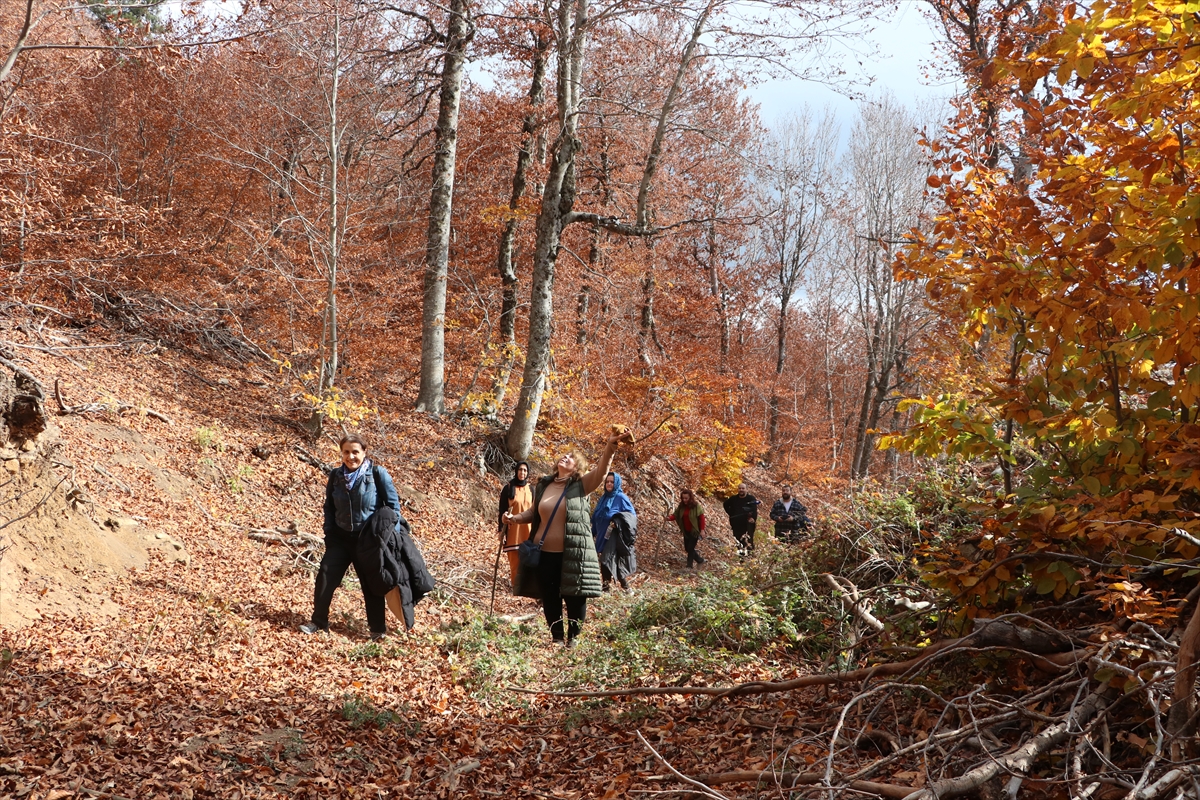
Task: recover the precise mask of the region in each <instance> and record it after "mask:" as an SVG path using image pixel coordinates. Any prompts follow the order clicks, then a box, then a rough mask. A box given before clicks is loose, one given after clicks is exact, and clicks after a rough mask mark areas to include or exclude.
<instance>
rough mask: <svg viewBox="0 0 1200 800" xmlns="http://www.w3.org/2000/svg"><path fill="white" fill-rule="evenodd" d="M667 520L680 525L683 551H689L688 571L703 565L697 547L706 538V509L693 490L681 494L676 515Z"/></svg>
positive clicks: (686, 490)
mask: <svg viewBox="0 0 1200 800" xmlns="http://www.w3.org/2000/svg"><path fill="white" fill-rule="evenodd" d="M667 519H669V520H671V521H672V522H674V523H675V524H676V525H678V526H679V532H680V533H682V534H683V549H684V550H685V551H687V565H688V569H691V568H692V564H703V563H704V556H702V555H700V554H699V553H697V552H696V545H698V544H699V543H700V539H701V537H703V536H704V526H705V522H704V508H703V507H702V506H701V505H700V503H699V502H698V501H697V500H696V495H695V494H694V493H693V492H692V490H691V489H684V490H682V491H681V492H680V493H679V505H677V506H675V513H674V514H671V515H670V516H669V517H667Z"/></svg>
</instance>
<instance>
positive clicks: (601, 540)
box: [592, 472, 637, 553]
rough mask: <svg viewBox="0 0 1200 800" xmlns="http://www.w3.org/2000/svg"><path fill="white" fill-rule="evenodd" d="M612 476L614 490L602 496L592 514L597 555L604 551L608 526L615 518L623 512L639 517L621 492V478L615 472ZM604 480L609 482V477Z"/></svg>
mask: <svg viewBox="0 0 1200 800" xmlns="http://www.w3.org/2000/svg"><path fill="white" fill-rule="evenodd" d="M612 476H613V490H612V491H611V492H605V493H604V494H602V495H600V500H599V501H597V503H596V510H595V511H593V512H592V538H593V539H595V540H596V552H597V553H599V552H602V551H603V550H604V544H605V542H606V541H607V540H608V524H609V523H610V522H612V518H613V517H615V516H616V515H617V514H620V513H621V512H622V511H628V512H629V513H630V514H633V515H634V516H635V517H636V516H637V512H636V511H634V510H633V501H632V500H630V499H629V497H628V496H627V495H626V494H625V493H624V492H622V491H621V476H620V475H618V474H617V473H615V472H614V473H612ZM604 480H605V482H606V483H607V482H608V476H607V475H606V476H604Z"/></svg>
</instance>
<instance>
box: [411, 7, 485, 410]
mask: <svg viewBox="0 0 1200 800" xmlns="http://www.w3.org/2000/svg"><path fill="white" fill-rule="evenodd" d="M407 13H414V12H411V11H410V12H407ZM424 20H425V21H426V22H427V24H428V25H429V27H430V30H431V31H433V32H434V35H433V36H432V37H430V38H432V39H433V41H435V42H437V44H438V45H439V46H440V47H441V48H442V49H443V50H444V55H443V57H442V69H441V76H440V84H441V85H440V88H439V90H438V116H437V125H436V127H435V128H434V146H433V153H434V155H433V175H432V179H431V183H432V188H431V190H430V198H429V228H428V232H427V234H426V249H425V289H424V300H423V303H422V311H421V386H420V389H419V390H418V393H417V410H418V411H428V412H431V413H434V414H440V413H441V412H442V411H444V410H445V406H446V400H445V358H446V355H445V350H446V343H445V327H446V279H447V273H448V270H449V262H450V224H451V212H452V210H453V201H454V170H455V159H456V156H457V153H458V115H459V106H460V105H461V103H462V84H463V71H464V69H465V67H466V56H467V47H468V45H469V44H470V42H471V39H472V38H473V37H474V35H475V26H474V23H473V22H472V21H471V8H470V2H469V0H450V5H449V7H448V10H447V13H446V30H445V32H444V33H443V32H441V31H440V30H437V29H436V28H434V25H433V22H432V21H430V20H429V19H428V17H425V18H424Z"/></svg>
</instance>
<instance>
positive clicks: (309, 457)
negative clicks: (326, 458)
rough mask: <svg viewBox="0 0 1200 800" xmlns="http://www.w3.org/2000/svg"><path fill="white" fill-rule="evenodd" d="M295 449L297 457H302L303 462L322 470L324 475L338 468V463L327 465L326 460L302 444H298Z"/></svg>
mask: <svg viewBox="0 0 1200 800" xmlns="http://www.w3.org/2000/svg"><path fill="white" fill-rule="evenodd" d="M294 449H295V451H296V458H298V459H300V461H301V462H302V463H304V464H308V465H309V466H310V467H313V468H314V469H319V470H321V474H322V475H328V474H329V473H330V472H333V470H334V469H336V466H337V465H336V464H335V465H334V466H327V465H326V464H325V462H323V461H321V459H319V458H317V457H316V456H314V455H313V454H312V453H310V452H308V451H307V450H305V449H304V448H303V447H301V446H300V445H296V446H295V448H294Z"/></svg>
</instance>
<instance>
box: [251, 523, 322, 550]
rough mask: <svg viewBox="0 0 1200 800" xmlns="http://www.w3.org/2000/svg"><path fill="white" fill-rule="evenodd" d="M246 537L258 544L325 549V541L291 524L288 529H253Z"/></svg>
mask: <svg viewBox="0 0 1200 800" xmlns="http://www.w3.org/2000/svg"><path fill="white" fill-rule="evenodd" d="M246 535H247V536H248V537H250V538H251V539H253V540H254V541H256V542H266V543H267V544H283V545H287V546H288V547H304V546H308V547H324V546H325V540H324V539H322V538H321V537H320V536H314V535H313V534H311V533H304V532H303V531H301V530H298V529H297V528H296V523H294V522H293V523H291V524H290V525H288V527H286V528H251V529H250V530H248V531H247V532H246Z"/></svg>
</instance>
